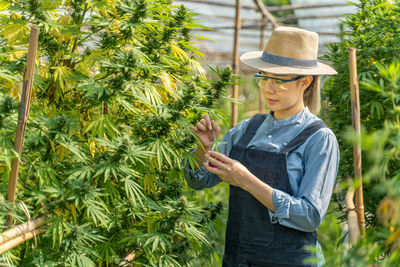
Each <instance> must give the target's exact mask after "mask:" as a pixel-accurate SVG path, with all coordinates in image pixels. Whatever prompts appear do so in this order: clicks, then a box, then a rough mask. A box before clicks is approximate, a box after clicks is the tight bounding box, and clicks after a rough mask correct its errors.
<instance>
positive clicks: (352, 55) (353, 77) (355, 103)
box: [349, 47, 365, 235]
mask: <svg viewBox="0 0 400 267" xmlns="http://www.w3.org/2000/svg"><path fill="white" fill-rule="evenodd" d="M349 68H350V90H351V114H352V118H353V128H354V130H355V131H356V133H357V134H358V136H360V135H361V127H360V92H359V87H358V79H357V60H356V48H354V47H350V48H349ZM353 156H354V178H355V179H356V180H358V181H359V185H358V187H357V189H356V192H355V193H356V204H357V205H356V211H357V216H358V223H359V226H360V232H361V234H362V235H364V234H365V217H364V196H363V186H362V171H361V145H360V144H355V145H353Z"/></svg>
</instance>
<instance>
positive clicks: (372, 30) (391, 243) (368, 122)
mask: <svg viewBox="0 0 400 267" xmlns="http://www.w3.org/2000/svg"><path fill="white" fill-rule="evenodd" d="M355 5H356V6H357V12H356V13H355V14H352V15H348V16H347V17H346V20H345V21H343V26H344V27H343V29H344V32H343V33H342V40H341V42H339V43H337V44H331V45H330V46H329V52H328V53H327V54H326V55H325V56H324V59H326V60H329V61H331V62H333V66H334V68H335V69H336V70H337V71H338V73H339V74H338V75H335V76H334V77H333V78H332V79H330V80H329V81H328V82H327V83H326V84H325V88H324V89H325V90H324V91H323V92H324V96H325V102H326V103H327V108H326V109H325V110H324V111H325V112H328V114H327V117H328V118H327V119H328V120H329V123H330V125H331V127H332V130H333V131H334V132H335V134H336V136H337V138H338V141H339V144H340V149H341V162H340V167H339V176H338V181H339V182H340V185H341V186H339V187H338V191H337V193H338V194H337V196H336V197H337V198H336V200H337V202H336V203H334V205H332V206H333V208H336V210H334V209H332V210H331V213H330V214H328V215H327V217H326V219H325V220H324V222H323V225H322V226H321V228H320V231H319V233H320V239H321V240H322V242H321V243H322V245H323V248H324V254H325V258H326V262H327V265H328V266H339V265H340V266H377V265H378V266H398V263H399V262H400V258H399V255H400V254H399V252H400V246H399V237H400V230H399V222H400V220H399V214H400V210H399V205H398V203H399V202H398V201H399V199H398V196H399V192H400V191H399V190H400V187H399V185H400V184H399V175H398V173H399V171H398V170H399V169H400V165H399V160H398V159H399V149H400V143H399V142H398V140H399V137H398V134H399V118H400V117H399V115H400V109H399V95H400V94H399V93H400V91H399V85H400V84H399V82H400V80H399V75H400V65H399V63H398V62H397V61H396V58H398V54H399V49H400V38H399V27H398V25H399V22H400V15H399V14H400V13H399V11H400V4H399V3H398V2H397V1H395V2H391V1H383V0H373V1H371V0H369V1H366V0H361V1H360V2H359V3H358V4H355ZM351 46H353V47H356V48H357V69H358V79H359V81H360V89H361V91H360V105H361V107H360V109H361V124H362V127H363V130H362V136H361V138H357V136H356V135H355V134H354V133H353V132H352V130H351V129H350V128H351V123H352V122H351V116H350V115H349V114H351V106H350V103H351V101H350V90H349V85H350V81H349V65H348V48H349V47H351ZM360 142H361V145H362V149H363V155H362V156H363V162H362V166H363V182H364V204H365V212H366V220H367V234H366V238H363V239H361V240H360V242H359V243H358V244H357V245H355V246H353V247H349V246H348V243H347V241H346V239H347V238H346V231H345V230H344V229H343V227H342V223H341V221H343V220H344V219H345V210H344V207H343V206H342V202H341V200H343V198H344V195H345V192H346V190H347V187H348V186H351V183H350V184H349V183H348V182H347V179H346V178H347V177H348V176H350V177H352V176H353V149H352V144H354V143H360Z"/></svg>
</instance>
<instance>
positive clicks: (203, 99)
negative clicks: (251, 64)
mask: <svg viewBox="0 0 400 267" xmlns="http://www.w3.org/2000/svg"><path fill="white" fill-rule="evenodd" d="M0 9H1V10H2V14H1V17H0V24H1V27H0V36H1V44H2V45H1V48H0V79H1V89H0V90H1V97H0V125H1V128H0V131H1V134H0V138H1V143H0V152H1V153H0V190H1V195H5V194H6V188H7V181H8V175H9V171H10V160H11V158H13V157H15V156H16V155H15V152H14V151H13V138H14V132H15V128H16V120H17V115H18V102H19V96H20V82H21V79H22V74H23V70H24V64H25V59H26V48H27V42H28V37H29V25H30V24H35V25H38V26H39V27H40V29H41V31H40V37H39V51H38V55H39V56H38V60H37V66H36V70H37V71H36V75H35V80H34V89H33V91H34V95H33V100H32V107H31V114H30V118H29V121H28V125H27V132H26V137H25V144H24V150H23V153H22V157H21V169H20V173H19V182H18V191H17V197H16V199H17V200H21V201H23V203H24V204H25V205H26V206H27V207H28V210H29V212H30V214H31V216H32V217H37V216H41V215H50V219H49V222H48V226H47V229H46V232H45V233H44V234H42V235H41V236H39V237H37V242H35V241H29V242H26V243H24V244H23V245H20V246H19V247H18V248H16V249H14V250H12V251H11V252H10V253H8V254H6V255H5V256H4V257H3V258H2V259H3V261H8V263H10V262H13V263H14V264H16V265H20V266H95V265H98V266H117V265H118V264H120V263H122V262H123V259H124V257H125V256H126V255H128V254H131V256H132V255H133V257H134V259H133V263H134V264H136V265H137V266H191V265H192V262H193V260H194V259H202V260H203V261H204V262H206V261H210V259H211V255H212V254H213V242H212V241H209V240H207V239H206V238H205V236H206V233H210V232H212V231H213V229H214V226H213V220H214V219H215V218H216V216H217V215H218V213H219V212H220V211H221V206H220V205H212V204H209V203H205V204H204V203H203V202H194V198H193V196H192V192H191V191H190V190H189V189H188V188H187V186H185V184H184V179H183V174H182V171H181V168H182V167H181V164H180V162H181V159H182V158H186V159H187V160H189V161H190V162H193V159H192V158H191V157H190V155H188V154H186V151H187V150H188V149H189V148H190V147H192V146H195V143H196V139H195V137H194V135H193V133H191V131H190V130H189V125H192V124H194V123H195V122H197V121H198V120H199V118H201V116H202V115H203V114H204V113H209V114H211V115H212V116H214V117H215V118H217V117H218V118H221V117H222V115H221V114H217V113H216V112H215V111H212V110H211V108H212V107H213V105H214V104H215V102H216V101H217V100H219V99H221V97H223V92H224V89H225V88H226V86H228V85H230V84H231V83H232V72H231V70H230V69H229V68H227V69H222V70H221V69H218V68H217V69H210V70H211V71H212V72H214V73H215V74H216V76H217V77H218V78H217V79H216V80H215V81H210V80H208V79H207V77H206V72H205V70H204V69H203V68H202V67H201V65H200V59H201V57H202V56H203V54H202V53H201V52H200V51H199V50H198V49H197V48H196V47H195V46H193V44H192V38H193V36H192V33H191V31H192V29H193V28H194V27H198V26H199V25H197V24H196V21H195V19H194V15H193V14H192V13H191V12H190V11H189V10H187V9H186V8H185V6H183V5H182V6H173V5H172V4H171V2H170V1H169V0H157V1H156V0H154V1H152V0H133V1H132V0H102V1H95V0H86V1H83V0H68V1H65V0H52V1H48V0H14V1H0ZM201 203H203V204H201ZM0 212H1V217H0V218H4V214H5V213H6V212H7V211H6V210H4V209H2V210H1V211H0ZM14 213H15V214H16V215H15V216H19V217H23V216H24V215H23V213H21V212H17V211H16V212H14ZM21 220H22V221H23V218H22V219H20V220H19V221H21ZM17 222H18V221H17ZM2 226H3V229H4V227H5V223H4V221H3V222H2ZM136 265H135V266H136Z"/></svg>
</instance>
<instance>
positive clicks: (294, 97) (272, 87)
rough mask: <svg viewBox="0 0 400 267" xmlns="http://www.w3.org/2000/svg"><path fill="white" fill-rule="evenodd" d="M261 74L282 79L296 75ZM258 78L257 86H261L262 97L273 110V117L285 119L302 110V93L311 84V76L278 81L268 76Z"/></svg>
mask: <svg viewBox="0 0 400 267" xmlns="http://www.w3.org/2000/svg"><path fill="white" fill-rule="evenodd" d="M261 74H262V75H265V76H269V77H272V78H279V79H284V80H290V79H293V78H296V77H297V75H277V74H272V73H264V72H263V73H261ZM260 79H261V80H260V82H259V86H260V87H261V88H262V91H263V95H264V98H265V100H266V102H267V104H268V106H269V108H270V110H271V111H274V117H275V119H277V120H281V119H286V118H289V117H290V116H292V115H294V114H296V113H298V112H300V111H301V110H303V108H304V103H303V93H304V90H305V89H306V88H307V87H308V86H309V85H310V84H311V82H312V79H313V78H312V76H304V77H302V78H300V79H298V80H295V81H291V82H280V81H277V80H273V79H268V78H260Z"/></svg>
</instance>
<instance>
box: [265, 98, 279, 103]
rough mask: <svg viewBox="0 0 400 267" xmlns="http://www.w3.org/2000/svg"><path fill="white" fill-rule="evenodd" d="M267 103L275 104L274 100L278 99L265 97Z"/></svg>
mask: <svg viewBox="0 0 400 267" xmlns="http://www.w3.org/2000/svg"><path fill="white" fill-rule="evenodd" d="M267 102H268V104H275V103H276V102H278V100H274V99H267Z"/></svg>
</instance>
